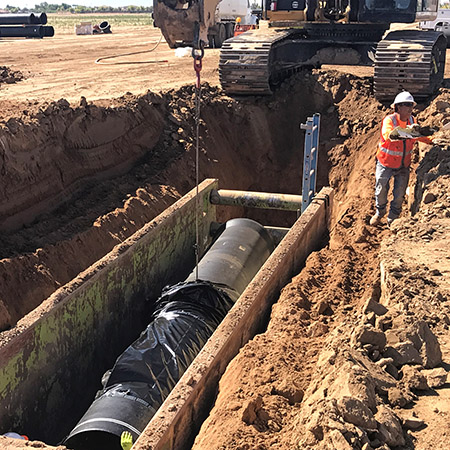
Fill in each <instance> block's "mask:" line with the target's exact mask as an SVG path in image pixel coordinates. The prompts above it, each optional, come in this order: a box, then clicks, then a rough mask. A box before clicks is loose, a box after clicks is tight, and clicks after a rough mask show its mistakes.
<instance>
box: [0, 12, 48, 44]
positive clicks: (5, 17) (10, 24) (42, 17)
mask: <svg viewBox="0 0 450 450" xmlns="http://www.w3.org/2000/svg"><path fill="white" fill-rule="evenodd" d="M46 23H47V14H45V13H40V14H35V13H30V14H0V38H7V37H8V38H10V37H25V38H43V37H52V36H54V35H55V30H54V29H53V27H51V26H45V24H46Z"/></svg>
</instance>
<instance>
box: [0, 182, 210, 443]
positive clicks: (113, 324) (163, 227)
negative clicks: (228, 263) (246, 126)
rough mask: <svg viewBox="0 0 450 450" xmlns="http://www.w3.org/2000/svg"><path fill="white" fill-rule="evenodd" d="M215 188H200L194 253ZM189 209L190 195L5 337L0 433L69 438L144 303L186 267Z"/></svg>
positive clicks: (135, 328)
mask: <svg viewBox="0 0 450 450" xmlns="http://www.w3.org/2000/svg"><path fill="white" fill-rule="evenodd" d="M217 188H218V183H217V180H213V179H209V180H205V181H204V182H203V183H201V184H200V186H199V194H200V197H199V198H200V208H199V211H198V212H199V214H198V217H199V234H200V236H201V242H200V249H199V251H200V254H202V253H203V252H204V250H205V249H206V247H207V246H208V245H209V243H210V237H209V236H210V234H209V229H210V224H211V222H213V221H215V220H216V208H215V206H214V205H212V204H211V203H210V202H209V195H210V191H211V190H212V189H217ZM196 202H197V201H196V199H195V190H192V191H191V192H190V193H188V194H187V195H185V196H184V197H183V198H182V199H180V200H179V201H178V202H177V203H175V204H174V205H172V206H171V207H169V208H168V209H167V210H165V211H164V212H163V213H162V214H160V215H159V216H158V217H156V218H155V219H154V220H152V221H151V222H149V223H148V224H147V225H145V226H144V227H143V228H142V229H141V230H139V231H138V232H137V233H135V234H134V235H133V236H131V237H130V238H128V239H127V240H126V241H124V242H123V243H122V244H120V245H118V246H116V247H115V248H114V249H113V250H112V251H111V252H110V253H109V254H108V255H106V256H105V257H104V258H102V259H101V260H99V261H98V262H97V263H96V264H95V265H93V266H91V267H90V268H89V269H88V270H86V271H85V272H82V273H81V274H80V275H79V276H78V277H77V278H76V279H74V280H73V281H72V282H70V283H69V284H67V285H65V286H64V287H63V288H61V289H59V290H58V291H56V292H55V293H54V294H53V295H52V296H51V297H49V298H48V299H47V300H46V301H44V302H43V303H42V304H41V306H40V307H38V308H37V309H35V310H34V311H33V312H31V313H30V314H29V315H28V316H26V317H25V318H24V319H22V320H21V321H20V322H19V323H18V325H17V326H16V327H15V328H14V329H12V330H9V331H8V332H5V333H6V336H7V341H8V342H7V343H6V344H4V345H3V346H2V347H1V348H0V424H1V429H0V433H1V432H6V431H9V430H16V431H19V432H20V431H23V430H26V432H27V434H28V435H29V436H30V437H31V438H33V439H40V440H45V441H46V442H48V443H51V444H53V443H57V442H58V441H60V440H61V439H62V438H63V437H64V436H65V435H66V434H68V433H69V431H70V429H71V428H72V426H73V424H74V423H76V421H77V420H78V419H79V418H80V417H81V416H82V415H83V413H84V412H85V411H86V409H87V407H88V406H89V405H90V403H91V402H92V399H93V397H94V394H95V391H96V390H97V389H100V388H101V385H100V379H101V376H102V374H103V373H104V371H105V370H107V369H109V368H111V367H112V365H113V364H114V361H115V359H116V356H117V355H118V354H120V353H121V352H122V351H123V350H124V349H125V348H126V347H127V346H128V345H129V343H130V342H132V341H133V340H134V339H136V338H137V337H138V335H139V333H140V331H141V330H143V329H144V328H145V326H146V325H147V323H148V320H149V314H150V312H151V303H152V302H151V301H152V300H154V299H156V298H157V297H158V296H159V294H160V292H161V289H162V288H163V287H164V286H165V285H166V284H169V283H174V282H177V281H181V280H183V279H184V278H185V277H186V276H187V275H188V273H189V272H190V271H191V269H192V267H193V266H194V264H195V255H194V243H195V218H196V215H197V214H196V213H197V208H196ZM200 209H201V211H200ZM93 383H95V385H94V384H93ZM65 427H67V429H66V428H65Z"/></svg>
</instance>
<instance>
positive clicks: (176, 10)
mask: <svg viewBox="0 0 450 450" xmlns="http://www.w3.org/2000/svg"><path fill="white" fill-rule="evenodd" d="M219 1H220V0H154V9H153V17H154V24H155V26H157V27H159V28H161V31H162V33H163V35H164V36H165V37H166V40H167V41H168V42H169V45H170V46H171V47H176V46H180V45H182V46H183V45H184V46H188V45H189V46H194V48H198V47H199V46H201V45H202V43H203V42H207V41H208V39H207V36H208V30H209V29H210V27H213V26H214V21H215V18H214V16H215V10H216V8H217V5H218V3H219ZM262 1H263V4H262V20H260V22H259V27H258V29H255V30H250V31H247V32H245V33H243V34H241V35H239V36H235V37H231V38H229V39H227V40H225V41H224V43H223V44H222V48H221V53H220V62H219V76H220V82H221V85H222V88H223V89H224V91H225V92H226V93H227V94H229V95H270V94H271V93H272V92H273V90H274V89H275V88H276V86H277V85H278V84H279V83H280V82H281V81H282V80H283V79H285V78H287V77H288V76H290V75H291V74H293V73H295V72H297V71H300V70H302V69H304V68H305V67H306V68H317V67H320V66H321V65H322V64H339V65H347V64H348V65H373V66H374V92H375V96H376V98H377V99H379V100H380V101H388V100H392V99H393V98H394V97H395V95H396V94H398V92H400V91H402V90H407V91H409V92H411V93H412V94H413V96H414V97H415V98H418V99H424V98H427V97H429V96H431V95H432V94H433V93H434V92H435V91H436V90H437V89H438V88H439V86H440V85H441V84H442V81H443V77H444V68H445V53H446V48H447V41H446V38H445V37H444V35H443V34H442V33H440V32H436V31H422V30H419V29H414V28H412V27H411V28H412V29H400V30H395V31H389V32H388V30H389V28H390V25H391V24H392V23H400V24H412V23H414V22H419V21H423V20H433V19H434V18H435V17H436V15H437V10H438V6H439V5H438V3H439V0H262Z"/></svg>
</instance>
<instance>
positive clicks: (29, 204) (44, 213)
mask: <svg viewBox="0 0 450 450" xmlns="http://www.w3.org/2000/svg"><path fill="white" fill-rule="evenodd" d="M203 97H204V102H203V104H202V122H201V127H200V129H201V144H200V146H201V149H202V151H201V161H200V167H201V174H200V177H201V178H204V177H218V178H219V179H220V182H221V187H223V188H233V189H253V190H260V191H269V192H270V191H272V192H285V193H291V192H295V193H297V192H299V186H298V185H299V183H300V181H299V180H300V177H301V167H300V164H299V161H301V156H302V152H301V142H302V141H303V134H302V133H301V132H300V131H299V129H298V125H299V123H300V122H303V121H304V119H305V118H306V117H307V116H308V115H311V114H312V113H314V112H318V111H320V112H321V114H322V116H321V121H322V122H321V123H322V129H321V138H320V142H321V144H320V152H319V153H320V160H319V164H320V169H319V186H322V185H327V184H330V185H331V186H332V187H333V188H334V189H335V192H336V195H335V209H334V211H333V214H332V217H330V223H331V227H330V230H331V231H330V236H329V239H325V240H324V243H323V248H322V249H321V250H319V251H317V252H315V253H313V254H312V255H311V256H310V257H309V258H308V260H307V261H306V263H305V267H304V268H303V269H302V270H301V271H300V272H299V274H298V275H297V276H296V277H294V278H293V280H292V282H291V283H290V284H289V285H287V286H286V287H285V288H284V289H283V291H282V292H281V295H280V298H279V300H278V302H277V303H276V304H275V305H274V307H273V310H272V315H271V319H270V323H269V324H268V328H267V331H266V332H264V333H263V334H260V335H258V336H256V337H255V338H254V339H253V340H252V341H250V342H249V343H248V344H247V345H246V346H244V347H243V349H242V350H241V351H240V353H239V355H238V356H237V357H236V358H235V359H234V360H233V361H232V362H231V363H230V365H229V367H228V368H227V371H226V373H225V375H224V376H223V378H222V380H221V382H220V386H219V395H218V397H217V399H216V403H215V405H214V407H213V409H212V411H211V413H210V415H209V417H208V419H207V421H206V422H205V423H204V424H203V426H202V428H201V430H200V433H199V435H198V437H197V439H196V441H195V443H194V448H195V449H208V450H211V449H240V450H244V449H259V450H263V449H267V450H268V449H279V450H285V449H286V450H287V449H289V450H291V449H296V448H298V449H336V450H341V449H349V450H350V449H364V450H370V449H375V448H382V449H391V448H392V449H427V448H434V449H440V448H441V449H444V448H447V444H446V442H447V440H448V433H449V431H448V420H449V415H450V406H449V405H450V394H449V390H450V389H449V385H448V383H447V374H448V370H449V365H448V364H447V362H448V360H449V356H450V331H449V325H450V319H449V317H450V310H449V309H450V296H449V283H450V281H449V280H450V278H449V269H450V259H449V257H448V255H449V254H450V253H449V251H448V243H447V242H446V241H447V239H446V237H447V236H448V233H449V231H450V217H449V215H450V214H449V211H450V209H449V206H450V196H449V192H450V157H449V154H450V150H449V147H448V146H447V142H449V143H450V141H449V140H448V139H449V138H450V136H447V135H446V133H447V132H441V133H439V135H438V136H437V137H439V139H440V140H439V143H440V145H435V146H433V147H426V148H425V147H423V148H420V151H419V149H417V156H416V160H415V163H414V169H417V170H414V171H413V173H414V175H413V176H412V177H411V186H410V195H409V199H410V200H409V203H410V210H411V211H412V212H413V213H414V215H411V214H410V212H409V210H407V208H406V206H405V208H404V209H405V214H404V217H403V218H401V219H399V220H398V221H397V223H395V225H394V226H393V227H392V229H391V230H389V229H387V227H386V225H385V224H382V225H380V226H379V227H370V226H369V225H368V220H369V218H370V216H371V214H372V213H373V184H374V168H375V164H374V153H375V149H376V145H377V141H378V138H379V123H380V121H381V119H382V117H383V116H384V115H385V114H386V113H387V112H388V109H387V108H386V107H385V106H383V105H381V104H379V103H378V102H377V101H376V100H375V99H374V98H373V96H372V90H371V80H370V79H361V78H357V77H353V76H349V75H342V74H339V73H337V72H322V71H315V72H314V73H313V74H312V75H310V76H305V75H300V74H299V75H298V76H296V77H295V78H292V79H290V80H288V81H287V82H285V83H284V84H283V85H282V86H281V88H280V90H279V91H278V92H277V93H276V94H275V95H274V96H273V97H271V98H264V99H260V98H253V99H245V100H233V99H230V98H228V97H225V96H223V94H221V92H220V91H218V90H217V89H215V88H209V87H207V86H205V87H204V89H203ZM193 100H194V99H193V92H192V89H191V88H183V89H181V90H179V91H170V92H167V93H165V94H163V95H156V94H152V93H149V94H147V95H146V96H143V97H132V96H130V97H126V98H122V99H119V100H116V101H114V102H111V103H109V104H105V103H102V104H100V103H99V104H90V103H86V102H82V104H80V106H79V107H78V108H71V107H69V105H67V104H66V103H65V102H64V101H63V100H61V101H59V102H56V103H52V104H49V105H45V106H42V105H40V106H39V108H40V111H37V110H35V111H33V112H27V114H24V115H22V116H21V117H15V118H9V119H8V118H6V119H5V121H4V122H3V123H2V124H1V127H2V128H1V129H0V143H2V145H1V146H0V151H1V152H2V158H0V164H1V166H0V169H1V173H2V184H1V187H0V188H1V192H2V204H1V210H0V215H1V216H0V217H1V220H2V221H3V227H4V229H5V230H8V231H7V233H6V234H3V237H2V240H1V241H0V251H1V256H2V258H3V259H2V260H1V262H0V264H1V265H0V272H1V279H2V280H3V282H2V286H1V292H0V301H1V302H2V303H0V308H3V311H2V314H1V315H0V317H1V318H2V320H3V323H2V324H0V326H1V327H2V329H4V330H7V329H8V328H11V327H14V325H15V324H16V323H17V321H19V322H18V326H19V327H20V325H21V324H22V323H24V321H26V320H27V317H26V316H25V317H24V315H25V314H26V313H27V312H28V311H30V310H32V309H33V308H34V307H35V306H36V305H37V304H39V303H40V302H41V301H42V300H44V299H45V298H46V297H47V296H48V295H49V294H50V293H51V292H53V291H54V290H55V289H56V288H58V287H59V286H61V285H63V284H64V283H66V282H67V281H69V280H70V279H71V278H73V277H74V276H75V275H76V274H77V273H78V272H80V271H81V270H83V269H85V268H86V267H88V266H89V265H90V264H91V263H92V262H94V261H96V260H97V259H99V258H100V257H101V256H102V255H104V254H105V253H106V252H108V251H109V250H110V249H111V248H112V247H113V246H114V245H115V244H117V243H118V242H120V241H122V240H123V239H125V238H126V237H127V236H129V235H130V234H132V233H133V232H134V231H135V230H137V229H138V228H139V227H140V226H141V225H142V224H143V223H144V222H146V221H148V220H149V219H150V218H151V217H153V216H155V215H156V214H157V213H158V212H160V211H162V210H163V209H164V208H165V207H166V206H167V205H168V204H170V203H172V202H173V201H174V200H175V199H176V198H178V197H179V196H181V195H182V194H184V193H185V192H186V191H187V190H189V189H190V188H192V186H193V180H194V179H195V162H194V150H195V145H194V144H195V142H194V140H193V132H192V130H193V129H194V125H195V124H194V122H193V110H194V103H193ZM449 117H450V91H449V90H447V89H442V90H441V92H440V94H439V95H438V96H437V97H436V98H435V99H434V100H433V101H432V102H431V103H430V104H429V105H422V106H421V107H420V108H419V111H418V118H419V121H421V122H422V123H424V124H426V125H430V126H433V127H440V126H442V123H445V122H446V121H447V120H448V118H449ZM32 136H36V137H32ZM130 168H131V169H130ZM252 214H254V218H256V219H258V218H261V217H264V216H262V215H258V213H252ZM277 217H278V215H277V214H273V215H270V217H269V220H270V222H271V224H274V223H273V221H275V220H277ZM289 221H292V218H291V217H285V218H281V219H280V224H281V225H286V224H287V223H288V222H289ZM23 225H24V226H23ZM18 298H20V299H21V301H17V299H18ZM3 318H6V320H5V319H3ZM16 329H17V328H11V329H9V330H7V331H4V332H3V333H2V338H3V339H4V340H8V339H9V338H10V337H11V336H12V335H13V334H14V333H15V330H16ZM45 413H46V414H51V413H52V412H49V411H46V412H45ZM19 431H21V432H24V433H25V432H26V430H19ZM0 439H1V440H3V441H4V442H1V444H2V448H5V449H7V450H13V449H19V448H27V447H29V446H35V447H36V446H37V448H39V445H41V444H39V443H25V442H19V441H12V440H7V439H6V438H0ZM41 447H42V448H44V447H43V446H41ZM46 448H53V447H46ZM59 448H63V447H59ZM137 448H138V450H144V449H146V447H145V445H138V446H137Z"/></svg>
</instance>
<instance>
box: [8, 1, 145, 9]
mask: <svg viewBox="0 0 450 450" xmlns="http://www.w3.org/2000/svg"><path fill="white" fill-rule="evenodd" d="M42 1H46V2H47V3H54V4H59V5H60V4H61V3H67V4H68V5H83V6H102V5H107V6H114V7H117V6H128V5H133V6H152V5H153V0H32V1H30V0H10V1H8V0H0V8H4V7H5V6H6V5H10V6H18V7H20V8H25V7H26V8H33V7H34V5H36V4H39V3H41V2H42Z"/></svg>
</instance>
